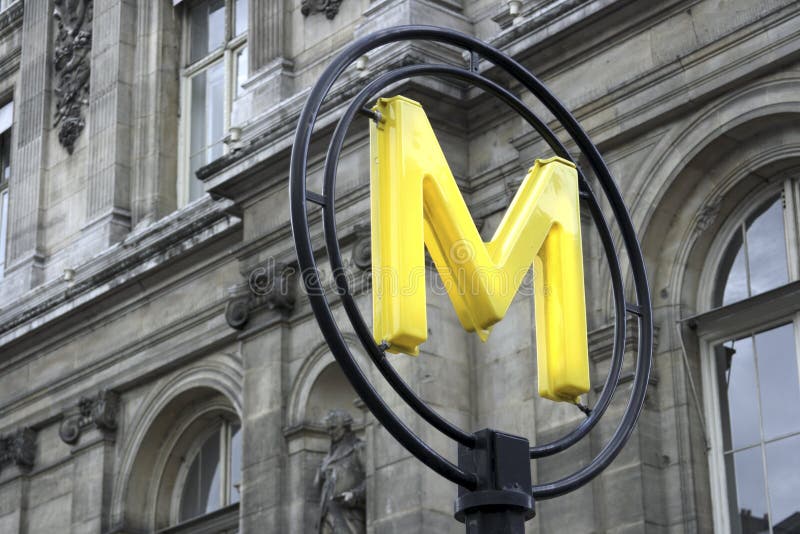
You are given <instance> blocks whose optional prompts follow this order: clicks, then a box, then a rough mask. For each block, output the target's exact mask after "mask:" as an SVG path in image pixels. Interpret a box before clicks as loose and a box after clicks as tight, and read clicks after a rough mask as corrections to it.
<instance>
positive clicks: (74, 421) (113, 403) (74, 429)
mask: <svg viewBox="0 0 800 534" xmlns="http://www.w3.org/2000/svg"><path fill="white" fill-rule="evenodd" d="M118 412H119V395H118V394H117V393H115V392H114V391H109V390H106V389H104V390H101V391H100V393H98V394H97V395H95V396H94V397H81V399H80V400H79V401H78V409H77V413H72V414H70V415H67V416H66V417H64V420H63V421H61V426H60V427H59V429H58V435H59V436H60V437H61V441H63V442H64V443H67V444H69V445H74V444H75V443H77V442H78V439H80V437H81V434H82V433H83V431H84V430H86V429H87V428H90V427H95V428H97V429H99V430H101V431H103V432H108V433H113V432H115V431H116V430H117V413H118Z"/></svg>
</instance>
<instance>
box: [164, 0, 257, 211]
mask: <svg viewBox="0 0 800 534" xmlns="http://www.w3.org/2000/svg"><path fill="white" fill-rule="evenodd" d="M224 2H225V8H224V12H225V13H224V19H225V28H224V40H223V43H222V45H221V46H219V47H217V48H216V49H214V50H210V51H209V52H208V53H207V54H206V55H205V56H204V57H202V58H200V59H198V60H196V61H194V62H192V61H191V17H190V11H191V7H190V6H191V3H192V2H184V3H183V5H182V6H181V10H182V13H181V28H182V29H181V50H180V54H179V56H180V67H179V77H180V89H179V92H180V107H179V113H180V121H179V128H178V180H177V184H176V188H177V204H178V207H179V208H181V207H184V206H187V205H189V204H191V203H193V202H196V201H200V200H201V199H202V198H203V197H204V196H205V195H201V196H200V197H199V198H197V199H194V200H190V190H191V180H192V178H194V177H193V176H191V163H190V159H191V156H192V154H191V118H192V116H191V110H192V102H191V100H192V98H191V96H192V87H191V85H192V79H193V78H194V77H195V76H196V75H198V74H200V73H201V72H204V71H208V70H209V69H210V68H211V67H212V66H214V65H215V64H217V63H219V62H222V69H223V77H224V82H223V105H222V106H223V130H224V137H223V154H227V153H228V152H229V150H230V149H229V147H228V144H227V142H226V141H225V139H227V137H228V136H229V132H230V129H231V127H232V126H233V125H232V124H231V115H232V110H233V102H234V100H236V99H237V98H238V96H239V95H237V94H236V89H237V80H238V74H239V73H238V63H237V59H238V54H239V53H240V52H242V50H243V49H244V48H246V47H247V46H248V31H247V30H245V31H244V32H242V34H241V35H234V32H235V25H236V19H235V18H236V0H224ZM248 11H249V8H248ZM250 16H251V14H250V13H249V12H248V20H249V17H250ZM248 53H249V52H248Z"/></svg>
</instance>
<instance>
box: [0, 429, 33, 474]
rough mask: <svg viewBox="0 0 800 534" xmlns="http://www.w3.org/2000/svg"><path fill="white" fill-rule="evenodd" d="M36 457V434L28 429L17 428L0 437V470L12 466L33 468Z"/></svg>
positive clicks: (26, 468)
mask: <svg viewBox="0 0 800 534" xmlns="http://www.w3.org/2000/svg"><path fill="white" fill-rule="evenodd" d="M35 457H36V432H35V431H33V430H32V429H30V428H28V427H22V428H18V429H17V430H15V431H14V432H12V433H10V434H6V435H3V436H0V469H2V468H3V467H5V466H6V465H9V464H14V465H16V466H18V467H19V468H21V469H25V470H28V469H30V468H32V467H33V461H34V459H35Z"/></svg>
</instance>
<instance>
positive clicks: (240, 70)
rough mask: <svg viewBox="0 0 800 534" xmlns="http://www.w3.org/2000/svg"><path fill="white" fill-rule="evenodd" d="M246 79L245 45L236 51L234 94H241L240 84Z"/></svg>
mask: <svg viewBox="0 0 800 534" xmlns="http://www.w3.org/2000/svg"><path fill="white" fill-rule="evenodd" d="M246 81H247V47H246V46H245V47H242V48H241V49H240V50H239V51H238V52H237V53H236V96H239V95H240V94H242V91H243V89H242V86H243V85H244V83H245V82H246Z"/></svg>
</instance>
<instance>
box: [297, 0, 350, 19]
mask: <svg viewBox="0 0 800 534" xmlns="http://www.w3.org/2000/svg"><path fill="white" fill-rule="evenodd" d="M341 5H342V0H303V3H302V4H301V5H300V12H301V13H302V14H303V16H305V17H307V16H309V15H311V14H314V13H325V17H326V18H327V19H328V20H333V19H334V17H336V14H337V13H339V6H341Z"/></svg>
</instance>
